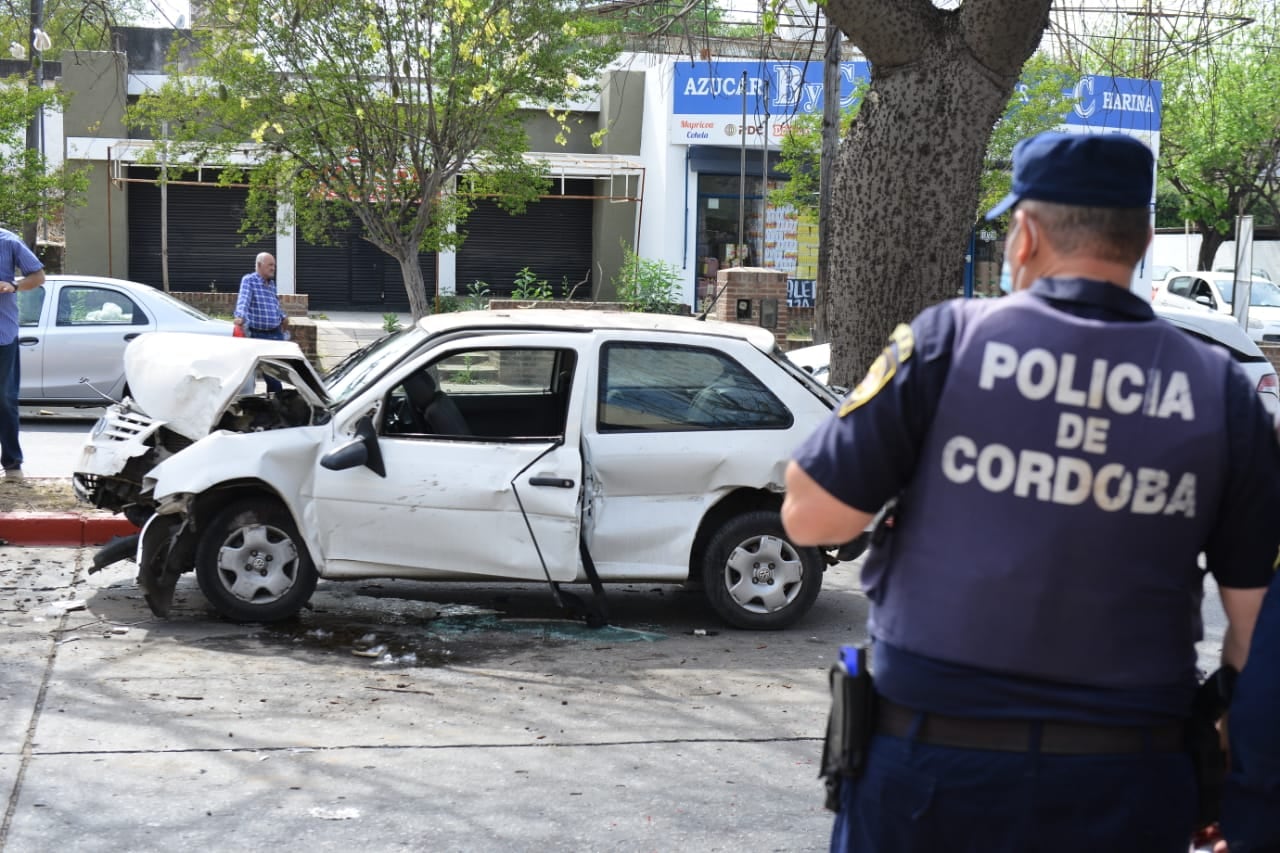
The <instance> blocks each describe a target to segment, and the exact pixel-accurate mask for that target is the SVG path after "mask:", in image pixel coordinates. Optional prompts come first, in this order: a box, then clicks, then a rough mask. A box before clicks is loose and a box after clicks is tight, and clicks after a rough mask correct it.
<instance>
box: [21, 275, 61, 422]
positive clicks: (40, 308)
mask: <svg viewBox="0 0 1280 853" xmlns="http://www.w3.org/2000/svg"><path fill="white" fill-rule="evenodd" d="M52 290H53V287H52V286H51V285H49V284H42V285H40V286H39V287H37V288H35V289H34V290H20V291H18V361H19V366H20V367H21V372H22V375H21V379H20V381H19V383H18V398H19V399H20V400H33V401H35V400H42V399H44V324H45V321H46V319H47V315H48V314H52V313H53V312H52V311H46V310H45V306H46V305H48V304H49V302H50V301H51V299H50V293H51V291H52Z"/></svg>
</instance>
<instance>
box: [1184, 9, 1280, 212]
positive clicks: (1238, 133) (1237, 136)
mask: <svg viewBox="0 0 1280 853" xmlns="http://www.w3.org/2000/svg"><path fill="white" fill-rule="evenodd" d="M1254 11H1255V12H1256V14H1257V20H1256V22H1255V23H1254V24H1253V25H1251V26H1249V27H1247V28H1245V29H1242V30H1239V31H1236V32H1233V33H1230V34H1229V35H1227V36H1226V37H1224V38H1222V39H1220V40H1218V41H1216V42H1213V43H1211V44H1209V45H1208V46H1206V47H1203V48H1201V49H1200V50H1198V51H1196V52H1194V53H1189V54H1186V55H1184V56H1181V57H1179V58H1177V59H1176V60H1174V61H1171V62H1169V63H1167V64H1166V66H1165V68H1164V69H1163V70H1162V72H1161V78H1162V80H1163V82H1164V126H1163V131H1162V133H1161V144H1160V173H1161V177H1162V178H1164V179H1167V180H1168V181H1169V183H1170V184H1171V185H1172V186H1173V187H1174V188H1175V189H1176V191H1177V196H1178V201H1179V214H1180V216H1181V217H1183V218H1186V219H1190V220H1192V221H1194V222H1196V223H1197V224H1198V225H1199V226H1200V228H1201V229H1202V230H1206V231H1216V232H1218V233H1221V234H1229V233H1230V232H1231V230H1232V229H1233V227H1234V224H1233V223H1234V218H1235V216H1236V215H1237V214H1241V213H1253V214H1255V215H1258V216H1259V217H1260V218H1261V219H1262V220H1263V222H1264V223H1266V222H1270V223H1275V222H1278V221H1280V211H1278V210H1277V204H1276V190H1277V187H1276V178H1275V169H1274V164H1275V163H1276V162H1277V159H1278V158H1280V100H1277V98H1276V94H1275V93H1276V92H1277V91H1280V48H1277V47H1276V45H1277V44H1278V43H1280V25H1278V21H1277V14H1276V10H1275V9H1274V8H1271V7H1268V6H1266V5H1258V6H1257V7H1256V9H1255V10H1254Z"/></svg>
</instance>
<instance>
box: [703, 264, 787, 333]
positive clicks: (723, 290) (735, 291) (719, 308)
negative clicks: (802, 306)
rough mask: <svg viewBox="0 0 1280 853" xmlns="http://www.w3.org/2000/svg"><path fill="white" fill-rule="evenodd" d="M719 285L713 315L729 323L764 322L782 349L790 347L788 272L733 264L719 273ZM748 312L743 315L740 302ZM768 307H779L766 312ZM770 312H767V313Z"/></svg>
mask: <svg viewBox="0 0 1280 853" xmlns="http://www.w3.org/2000/svg"><path fill="white" fill-rule="evenodd" d="M716 289H717V291H718V292H719V294H720V297H719V298H718V299H717V300H716V305H715V308H713V309H712V311H711V314H710V316H711V317H713V318H715V319H716V320H723V321H725V322H726V323H743V324H746V325H749V326H764V327H765V328H767V329H769V330H770V331H772V332H773V337H774V340H776V341H777V342H778V346H779V347H781V348H782V349H786V348H787V330H788V329H789V328H790V325H789V322H788V317H787V274H786V273H784V272H782V271H781V270H774V269H766V268H764V267H730V268H729V269H723V270H720V272H718V273H717V274H716ZM740 302H741V303H742V307H743V309H744V316H739V311H738V308H739V303H740ZM766 307H769V308H775V309H776V315H777V316H776V319H775V318H774V317H773V316H772V315H773V313H774V312H773V311H769V312H766V311H765V310H764V309H765V308H766ZM766 313H767V314H769V316H767V317H766V316H765V314H766ZM762 318H763V319H762Z"/></svg>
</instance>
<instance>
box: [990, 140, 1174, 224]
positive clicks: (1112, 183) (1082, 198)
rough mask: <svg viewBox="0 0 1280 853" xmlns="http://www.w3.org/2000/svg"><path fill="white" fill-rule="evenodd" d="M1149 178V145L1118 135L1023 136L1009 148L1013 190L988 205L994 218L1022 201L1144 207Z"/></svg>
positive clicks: (1152, 169) (1151, 170)
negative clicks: (1010, 149) (1011, 150)
mask: <svg viewBox="0 0 1280 853" xmlns="http://www.w3.org/2000/svg"><path fill="white" fill-rule="evenodd" d="M1154 179H1155V158H1154V157H1153V156H1152V155H1151V149H1150V148H1148V147H1147V146H1145V145H1143V144H1142V143H1141V142H1140V141H1138V140H1137V139H1134V138H1133V137H1132V136H1129V135H1127V134H1124V133H1099V134H1095V133H1057V132H1053V131H1049V132H1047V133H1041V134H1037V135H1036V136H1032V137H1028V138H1027V139H1024V140H1022V141H1021V142H1019V143H1018V144H1017V145H1016V146H1015V147H1014V149H1013V191H1012V192H1010V193H1009V194H1008V195H1007V196H1005V197H1004V198H1003V199H1001V200H1000V203H999V204H997V205H996V206H995V207H993V208H991V210H990V211H988V213H987V219H995V218H996V217H997V216H999V215H1000V214H1002V213H1004V212H1005V211H1006V210H1008V209H1009V208H1011V207H1013V206H1014V205H1015V204H1017V203H1018V202H1020V201H1022V200H1023V199H1026V198H1030V199H1036V200H1038V201H1049V202H1053V203H1055V204H1072V205H1079V206H1081V207H1147V206H1148V205H1149V204H1150V203H1151V184H1152V181H1153V180H1154Z"/></svg>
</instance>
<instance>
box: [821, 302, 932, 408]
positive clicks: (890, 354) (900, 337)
mask: <svg viewBox="0 0 1280 853" xmlns="http://www.w3.org/2000/svg"><path fill="white" fill-rule="evenodd" d="M915 348H916V339H915V335H914V334H913V333H912V331H911V327H910V326H909V325H907V324H906V323H899V324H898V327H897V328H896V329H894V330H893V334H891V335H889V345H888V346H886V347H885V348H884V351H883V352H881V353H880V355H878V356H876V360H875V361H873V362H871V369H870V370H868V371H867V375H866V376H864V377H862V381H861V382H859V383H858V384H857V386H856V387H854V389H853V390H852V391H850V392H849V396H848V397H846V398H845V401H844V405H842V406H841V407H840V417H842V418H843V417H844V416H845V415H847V414H849V413H850V412H852V411H853V410H854V409H857V408H858V407H859V406H861V405H862V404H863V403H865V402H867V401H868V400H870V399H871V398H872V397H874V396H875V395H876V394H879V393H880V391H881V390H882V389H883V388H884V386H886V385H888V384H889V380H891V379H893V377H894V374H896V373H897V372H898V365H900V364H903V363H905V362H906V360H907V359H909V358H911V353H912V352H914V351H915Z"/></svg>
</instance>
